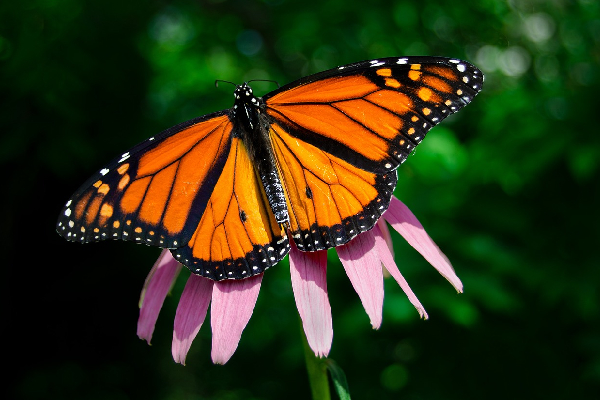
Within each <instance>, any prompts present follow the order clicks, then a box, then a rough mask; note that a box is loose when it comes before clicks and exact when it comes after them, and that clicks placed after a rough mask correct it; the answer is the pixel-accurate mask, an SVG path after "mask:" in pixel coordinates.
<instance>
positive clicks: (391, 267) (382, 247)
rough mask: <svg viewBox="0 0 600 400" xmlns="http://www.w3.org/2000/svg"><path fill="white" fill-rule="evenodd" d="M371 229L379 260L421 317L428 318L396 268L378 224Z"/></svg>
mask: <svg viewBox="0 0 600 400" xmlns="http://www.w3.org/2000/svg"><path fill="white" fill-rule="evenodd" d="M373 231H374V232H373V233H374V234H375V248H376V249H377V252H378V253H379V257H380V258H381V262H382V263H383V265H384V266H385V268H386V269H387V270H388V272H389V273H390V275H392V276H393V277H394V279H395V280H396V282H398V285H400V287H401V288H402V290H403V291H404V293H406V295H407V296H408V300H409V301H410V302H411V304H412V305H413V306H414V307H415V308H416V309H417V311H418V312H419V315H420V316H421V318H424V319H428V318H429V316H428V315H427V311H425V308H424V307H423V306H422V305H421V302H420V301H419V299H417V296H415V294H414V293H413V291H412V290H411V288H410V286H408V282H406V279H404V277H403V276H402V274H401V273H400V270H399V269H398V266H397V265H396V263H395V262H394V257H393V255H392V253H391V252H390V248H389V247H388V245H387V243H386V241H385V236H384V235H382V234H381V230H380V226H379V225H376V226H375V228H374V229H373Z"/></svg>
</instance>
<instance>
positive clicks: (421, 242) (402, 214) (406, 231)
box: [383, 196, 463, 293]
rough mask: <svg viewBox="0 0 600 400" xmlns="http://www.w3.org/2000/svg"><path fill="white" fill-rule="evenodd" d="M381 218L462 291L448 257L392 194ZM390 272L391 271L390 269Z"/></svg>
mask: <svg viewBox="0 0 600 400" xmlns="http://www.w3.org/2000/svg"><path fill="white" fill-rule="evenodd" d="M383 218H385V220H386V221H387V222H389V223H390V225H392V228H394V229H395V230H396V231H398V233H399V234H401V235H402V236H403V237H404V239H405V240H406V241H407V242H408V243H409V244H410V245H411V246H412V247H414V248H415V249H416V250H417V251H418V252H419V253H421V255H422V256H423V257H425V259H426V260H427V261H429V263H430V264H431V265H433V266H434V267H435V269H437V270H438V272H439V273H440V274H442V276H443V277H444V278H446V279H447V280H448V281H449V282H450V283H451V284H452V285H453V286H454V288H455V289H456V290H457V291H458V292H459V293H462V290H463V285H462V282H461V281H460V279H458V276H456V273H455V272H454V269H453V268H452V265H451V264H450V261H449V260H448V258H447V257H446V256H445V255H444V253H442V251H441V250H440V249H439V247H437V245H436V244H435V243H434V242H433V240H431V238H430V237H429V235H428V234H427V232H425V229H424V228H423V225H421V223H420V222H419V221H418V220H417V218H416V217H415V216H414V214H413V213H412V212H410V210H409V209H408V207H406V205H404V203H402V202H401V201H400V200H398V199H397V198H395V197H393V196H392V201H391V203H390V207H389V208H388V210H387V211H386V212H385V213H384V214H383ZM390 272H391V271H390Z"/></svg>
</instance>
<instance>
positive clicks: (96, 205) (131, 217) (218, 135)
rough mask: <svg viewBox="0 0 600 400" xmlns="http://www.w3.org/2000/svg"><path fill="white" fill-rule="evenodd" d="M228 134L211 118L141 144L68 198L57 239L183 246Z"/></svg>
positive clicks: (218, 118) (220, 118) (225, 123)
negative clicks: (121, 241)
mask: <svg viewBox="0 0 600 400" xmlns="http://www.w3.org/2000/svg"><path fill="white" fill-rule="evenodd" d="M231 130H232V123H231V122H230V120H229V118H228V116H227V113H226V112H218V113H214V114H211V115H208V116H204V117H200V118H196V119H194V120H190V121H187V122H184V123H182V124H179V125H177V126H174V127H172V128H170V129H168V130H166V131H164V132H162V133H160V134H159V135H157V136H156V137H153V138H150V139H148V140H146V141H144V142H142V143H140V144H139V145H137V146H136V147H134V148H133V149H131V150H130V151H128V152H126V153H124V154H122V155H121V157H119V158H116V159H115V160H113V161H112V162H111V163H109V164H108V165H107V166H106V167H104V168H102V169H101V170H100V171H99V172H98V173H96V174H95V175H94V176H93V177H92V178H90V179H89V180H88V181H87V182H86V183H85V184H84V185H83V186H82V187H81V188H80V189H79V190H78V191H77V192H76V193H75V194H74V195H73V196H72V197H71V199H70V200H69V201H68V202H67V204H66V205H65V206H64V207H63V210H62V212H61V214H60V216H59V220H58V224H57V230H58V232H59V234H61V235H62V236H63V237H65V238H66V239H67V240H71V241H77V242H81V243H85V242H92V241H99V240H103V239H109V238H112V239H122V240H132V241H136V242H140V243H146V244H149V245H156V246H160V247H165V248H168V247H177V246H180V245H182V244H183V243H186V242H187V240H189V238H190V237H191V236H192V234H193V232H194V230H195V229H196V226H197V224H198V221H199V220H200V217H201V216H202V214H203V212H204V208H205V207H206V203H207V202H208V198H209V197H210V195H211V194H212V191H213V188H214V185H215V183H216V181H217V179H218V177H219V176H220V175H221V171H222V169H223V166H224V165H225V160H226V158H227V154H228V152H229V147H230V142H231Z"/></svg>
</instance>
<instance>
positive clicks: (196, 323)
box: [171, 274, 214, 365]
mask: <svg viewBox="0 0 600 400" xmlns="http://www.w3.org/2000/svg"><path fill="white" fill-rule="evenodd" d="M213 285H214V282H213V281H211V280H210V279H206V278H203V277H201V276H198V275H194V274H192V275H190V277H189V278H188V281H187V283H186V285H185V288H184V289H183V292H182V293H181V298H180V299H179V305H178V306H177V312H176V313H175V323H174V329H173V344H172V345H171V352H172V353H173V359H174V360H175V362H178V363H181V364H183V365H185V357H186V356H187V353H188V351H189V350H190V346H191V345H192V341H193V340H194V338H195V337H196V335H197V334H198V331H199V330H200V327H201V326H202V323H203V322H204V319H205V318H206V311H207V310H208V305H209V304H210V299H211V297H212V291H213Z"/></svg>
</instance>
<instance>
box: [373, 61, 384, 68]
mask: <svg viewBox="0 0 600 400" xmlns="http://www.w3.org/2000/svg"><path fill="white" fill-rule="evenodd" d="M369 62H370V63H371V67H379V66H381V65H385V63H384V62H383V61H379V60H371V61H369Z"/></svg>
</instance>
